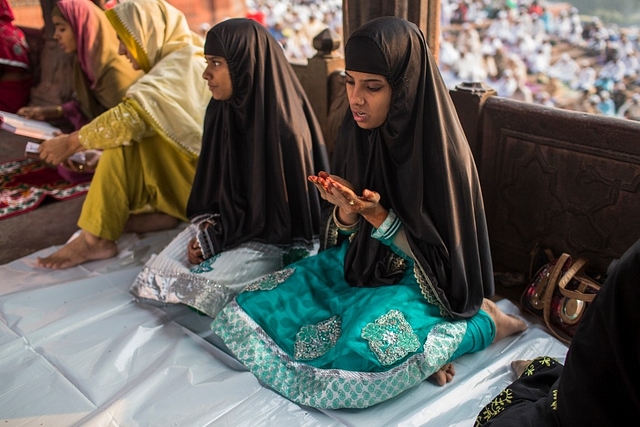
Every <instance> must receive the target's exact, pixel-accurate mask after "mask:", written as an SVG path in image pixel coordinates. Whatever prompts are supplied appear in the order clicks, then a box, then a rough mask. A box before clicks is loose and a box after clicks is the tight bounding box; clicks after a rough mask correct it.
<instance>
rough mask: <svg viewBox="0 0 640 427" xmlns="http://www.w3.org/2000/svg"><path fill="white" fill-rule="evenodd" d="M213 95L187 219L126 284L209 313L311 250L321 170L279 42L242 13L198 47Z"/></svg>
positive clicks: (318, 138) (310, 116)
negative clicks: (317, 178) (313, 178)
mask: <svg viewBox="0 0 640 427" xmlns="http://www.w3.org/2000/svg"><path fill="white" fill-rule="evenodd" d="M204 53H205V58H206V60H207V68H206V70H205V72H204V73H203V77H204V79H205V80H207V82H208V85H209V89H210V90H211V93H212V99H211V102H210V103H209V106H208V107H207V111H206V115H205V119H204V134H203V140H202V151H201V154H200V159H199V163H198V168H197V171H196V175H195V179H194V183H193V187H192V190H191V195H190V197H189V202H188V204H187V216H188V217H189V218H190V219H191V222H192V226H191V227H189V228H188V229H187V230H185V231H184V232H183V233H181V234H180V235H179V236H178V237H176V239H175V240H174V241H173V242H172V243H171V244H169V245H168V247H167V248H166V249H165V250H163V252H162V253H161V254H160V255H159V256H158V257H156V258H155V259H154V260H151V261H150V262H149V263H148V264H147V265H146V266H145V268H144V269H143V271H142V272H141V273H140V274H139V275H138V277H137V279H136V281H135V283H134V285H133V287H132V291H133V292H134V293H135V294H136V295H138V296H141V297H145V298H149V299H155V300H160V301H166V302H180V303H184V304H187V305H190V306H192V307H195V308H197V309H199V310H201V311H203V312H204V313H206V314H208V315H210V316H215V315H216V314H217V312H218V311H219V310H220V309H221V308H222V306H223V305H224V304H225V303H226V302H228V300H229V299H231V298H232V297H233V296H234V295H235V294H236V293H237V292H238V291H239V290H241V289H242V287H243V286H244V285H246V284H247V283H248V282H251V281H253V280H255V279H257V278H258V277H260V276H263V275H265V274H267V273H271V272H273V271H276V270H279V269H281V268H283V267H284V266H286V265H287V264H288V263H290V262H291V261H293V260H296V259H298V258H301V257H304V256H306V255H308V254H309V253H311V252H312V251H313V250H314V247H317V246H314V243H315V244H317V240H318V231H319V229H320V217H321V206H320V197H319V195H318V192H317V191H316V190H315V189H314V186H313V184H312V183H310V182H308V181H307V177H308V176H309V175H310V174H314V173H317V172H318V171H321V170H324V169H325V168H327V167H328V160H327V154H326V148H325V145H324V139H323V137H322V132H321V129H320V127H319V125H318V122H317V120H316V118H315V115H314V113H313V111H312V109H311V105H310V103H309V101H308V99H307V96H306V94H305V92H304V90H303V89H302V86H301V85H300V83H299V81H298V79H297V77H296V75H295V73H294V71H293V69H292V67H291V65H290V64H289V63H288V61H287V60H286V58H285V56H284V53H283V50H282V47H281V46H280V45H279V44H278V42H277V41H276V40H275V39H274V38H273V37H272V36H271V35H270V34H269V32H268V30H267V29H266V28H265V27H264V26H262V25H260V24H259V23H257V22H255V21H253V20H250V19H229V20H225V21H223V22H221V23H219V24H217V25H215V26H214V27H212V28H211V29H210V30H209V32H208V33H207V37H206V43H205V47H204Z"/></svg>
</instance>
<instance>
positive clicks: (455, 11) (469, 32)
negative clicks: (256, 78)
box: [203, 0, 640, 120]
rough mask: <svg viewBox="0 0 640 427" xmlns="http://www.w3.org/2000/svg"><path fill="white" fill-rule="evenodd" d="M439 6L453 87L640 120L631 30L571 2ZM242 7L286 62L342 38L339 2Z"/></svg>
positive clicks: (638, 65) (443, 52)
mask: <svg viewBox="0 0 640 427" xmlns="http://www.w3.org/2000/svg"><path fill="white" fill-rule="evenodd" d="M441 4H442V10H441V37H440V51H439V65H440V71H441V72H442V75H443V77H444V78H445V81H446V82H447V85H448V86H449V87H450V88H454V87H455V86H456V85H457V84H459V83H460V82H470V81H472V82H483V83H485V84H486V85H487V86H489V87H491V88H493V89H495V90H496V92H497V93H498V95H499V96H503V97H507V98H513V99H517V100H522V101H525V102H533V103H537V104H541V105H545V106H553V107H558V108H563V109H568V110H576V111H584V112H589V113H593V114H603V115H607V116H617V117H623V118H628V119H632V120H640V59H639V58H640V53H639V46H638V39H637V32H636V30H635V29H629V28H618V27H617V26H615V25H605V24H603V22H601V20H600V19H599V18H598V17H595V16H589V17H585V16H582V15H580V13H579V10H578V9H577V8H575V7H573V6H571V5H570V4H569V3H552V2H547V1H545V0H441ZM247 7H248V9H249V10H250V11H251V12H250V13H251V14H252V17H254V18H256V19H258V20H261V21H262V22H263V23H264V24H265V25H266V26H267V27H268V28H269V29H270V31H271V33H272V34H273V35H274V36H275V37H276V38H277V39H278V40H279V41H280V43H281V44H282V46H283V48H284V50H285V52H286V54H287V57H288V58H289V59H290V60H291V61H306V59H307V58H310V57H312V56H314V55H315V54H316V51H315V49H314V48H313V37H315V36H316V35H317V34H318V33H320V32H321V31H322V30H323V29H325V28H327V27H328V28H330V29H331V30H333V31H335V33H336V34H338V35H339V36H340V37H341V36H342V10H341V8H342V1H341V0H327V1H322V2H316V1H311V0H296V1H284V0H247ZM203 29H205V28H203Z"/></svg>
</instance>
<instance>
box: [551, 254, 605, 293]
mask: <svg viewBox="0 0 640 427" xmlns="http://www.w3.org/2000/svg"><path fill="white" fill-rule="evenodd" d="M586 264H587V260H586V259H585V258H578V259H576V260H575V261H574V262H573V263H572V264H571V267H569V269H568V270H567V271H566V273H565V274H564V276H562V279H560V282H559V283H558V287H559V288H560V293H562V295H564V296H565V297H567V298H572V299H577V300H581V301H585V302H591V301H593V299H594V298H595V296H596V294H595V293H597V292H598V291H599V290H600V285H599V284H598V283H597V282H595V281H594V280H592V279H591V278H589V277H587V276H586V275H584V274H581V275H578V273H579V272H580V271H581V270H582V269H583V268H584V266H585V265H586ZM573 278H575V279H576V280H579V281H580V285H579V286H578V289H577V290H573V291H572V290H569V289H567V285H568V284H569V282H571V279H573ZM587 288H591V289H593V290H594V291H595V293H584V291H585V290H586V289H587Z"/></svg>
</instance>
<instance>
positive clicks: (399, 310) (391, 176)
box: [212, 17, 526, 408]
mask: <svg viewBox="0 0 640 427" xmlns="http://www.w3.org/2000/svg"><path fill="white" fill-rule="evenodd" d="M345 53H346V54H345V65H346V66H345V68H346V69H345V74H346V91H347V96H348V99H349V106H350V109H349V110H348V111H347V113H346V115H345V116H344V118H343V121H342V125H341V127H340V130H339V134H338V138H337V142H336V146H335V149H334V152H333V157H332V160H333V161H332V165H331V175H330V174H329V173H328V172H327V171H322V172H320V173H319V174H318V175H311V176H309V181H311V182H313V183H314V184H315V185H316V188H317V189H318V191H319V193H320V195H321V197H322V198H323V199H324V200H325V201H326V203H325V211H324V216H323V217H324V221H323V222H324V227H323V230H322V232H321V233H320V236H321V249H322V250H321V251H320V252H318V254H316V255H314V256H310V257H307V258H304V259H302V260H300V261H297V262H295V263H293V264H291V265H289V266H288V267H287V268H285V269H283V270H280V271H277V272H275V273H273V274H269V275H267V276H266V277H262V278H260V279H259V280H256V281H255V282H254V283H251V284H249V285H248V286H247V287H246V288H245V289H244V290H243V292H242V293H240V294H239V295H238V296H237V297H236V298H235V299H234V300H233V301H231V302H230V303H229V304H227V305H226V306H225V308H224V309H223V310H222V311H221V312H220V314H218V316H217V317H216V318H215V319H214V321H213V323H212V329H213V332H214V333H215V334H217V335H218V336H219V337H220V338H221V339H222V340H223V342H224V344H225V345H226V346H227V347H228V348H229V350H230V351H231V352H232V353H233V354H234V355H235V356H236V357H237V358H238V359H239V360H240V361H241V362H242V363H243V364H245V366H247V367H248V368H249V370H250V371H251V372H253V373H254V374H255V375H256V376H257V377H258V378H259V379H260V381H262V382H263V383H265V384H266V385H268V386H269V387H271V388H273V389H274V390H276V391H278V392H279V393H281V394H283V395H284V396H286V397H287V398H288V399H291V400H293V401H294V402H297V403H299V404H303V405H308V406H312V407H319V408H344V407H357V408H364V407H368V406H371V405H375V404H377V403H380V402H382V401H384V400H387V399H390V398H392V397H394V396H396V395H398V394H400V393H402V392H403V391H405V390H407V389H409V388H411V387H413V386H415V385H417V384H419V383H420V382H422V381H423V380H425V379H427V378H429V377H431V376H433V379H434V380H435V381H436V382H437V383H438V384H440V385H444V384H445V383H447V382H449V381H451V379H452V377H453V375H454V374H455V368H454V367H453V365H452V364H451V361H452V360H454V359H456V358H457V357H459V356H462V355H463V354H466V353H470V352H475V351H480V350H482V349H484V348H486V347H487V346H489V345H490V344H491V343H492V342H494V341H497V340H500V339H502V338H504V337H505V336H507V335H510V334H513V333H517V332H519V331H522V330H524V329H526V324H525V323H524V322H523V321H522V320H521V319H517V318H514V317H511V316H508V315H507V314H505V313H504V312H502V311H500V310H499V309H498V307H497V306H496V305H495V303H493V302H492V301H491V300H489V299H487V297H491V296H492V295H493V292H494V283H493V268H492V263H491V254H490V248H489V236H488V231H487V226H486V219H485V214H484V205H483V200H482V193H481V189H480V181H479V178H478V174H477V170H476V168H475V163H474V160H473V157H472V154H471V150H470V148H469V144H468V142H467V139H466V137H465V134H464V132H463V130H462V126H461V125H460V122H459V120H458V115H457V113H456V110H455V107H454V105H453V102H452V100H451V98H450V96H449V91H448V89H447V87H446V86H445V84H444V82H443V80H442V78H441V76H440V73H439V70H438V67H437V64H436V62H435V59H434V58H433V57H432V55H431V53H430V51H429V49H428V47H427V43H426V41H425V38H424V36H423V34H422V32H421V31H420V30H419V29H418V27H417V26H416V25H415V24H413V23H410V22H408V21H406V20H403V19H400V18H395V17H383V18H377V19H373V20H371V21H369V22H368V23H366V24H364V25H363V26H361V27H360V28H359V29H357V30H355V32H354V33H353V34H352V35H351V37H350V38H349V41H348V42H347V44H346V46H345ZM462 207H464V208H462Z"/></svg>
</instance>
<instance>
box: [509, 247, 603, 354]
mask: <svg viewBox="0 0 640 427" xmlns="http://www.w3.org/2000/svg"><path fill="white" fill-rule="evenodd" d="M547 255H548V256H549V258H550V261H549V262H548V263H546V264H544V265H543V266H542V267H540V269H539V270H538V271H537V272H536V273H535V275H534V276H533V279H532V280H531V282H530V283H529V285H528V286H527V288H526V289H525V291H524V293H523V294H522V296H521V298H520V305H521V307H522V309H523V310H525V311H527V312H529V313H531V314H533V315H535V316H536V317H538V318H540V319H542V320H543V321H544V323H545V324H546V325H547V327H548V328H549V330H550V331H551V332H552V333H553V335H555V336H556V337H557V338H558V339H560V340H561V341H564V342H565V343H569V342H571V339H572V338H573V335H574V334H575V332H576V329H577V327H578V324H579V323H580V320H581V319H582V316H583V315H584V313H585V311H586V310H587V308H588V307H589V304H590V303H591V302H592V301H593V299H594V298H595V296H596V294H597V293H598V291H599V290H600V283H598V282H596V281H595V280H593V279H591V278H590V277H588V276H587V275H586V274H585V273H584V267H585V265H586V263H587V260H586V259H585V258H576V259H573V258H572V257H571V256H570V255H569V254H567V253H563V254H562V255H560V257H558V258H557V259H553V256H552V254H551V252H549V251H547Z"/></svg>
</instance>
